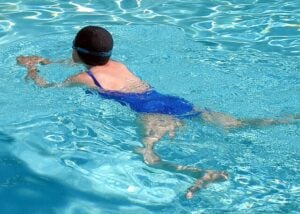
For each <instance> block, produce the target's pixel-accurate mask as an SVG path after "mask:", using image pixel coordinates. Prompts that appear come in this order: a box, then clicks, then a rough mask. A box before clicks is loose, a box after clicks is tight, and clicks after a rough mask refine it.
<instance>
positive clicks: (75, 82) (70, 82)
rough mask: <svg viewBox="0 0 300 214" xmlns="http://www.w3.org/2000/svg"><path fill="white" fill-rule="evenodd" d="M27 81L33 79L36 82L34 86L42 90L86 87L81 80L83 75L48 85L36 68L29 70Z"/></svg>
mask: <svg viewBox="0 0 300 214" xmlns="http://www.w3.org/2000/svg"><path fill="white" fill-rule="evenodd" d="M25 79H26V80H29V79H31V80H32V81H33V82H34V84H36V85H37V86H39V87H42V88H50V87H51V88H57V87H73V86H82V85H84V82H83V81H82V78H81V74H77V75H74V76H70V77H69V78H67V79H66V80H65V81H64V82H62V83H48V82H46V81H45V80H44V79H43V78H42V77H41V76H39V75H38V69H37V68H36V67H31V68H28V72H27V75H26V77H25Z"/></svg>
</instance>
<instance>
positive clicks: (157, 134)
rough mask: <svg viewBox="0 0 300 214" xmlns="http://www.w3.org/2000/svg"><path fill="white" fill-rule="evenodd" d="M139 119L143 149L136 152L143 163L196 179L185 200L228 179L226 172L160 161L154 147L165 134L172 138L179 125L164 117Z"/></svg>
mask: <svg viewBox="0 0 300 214" xmlns="http://www.w3.org/2000/svg"><path fill="white" fill-rule="evenodd" d="M140 119H141V122H142V125H143V127H144V138H143V141H142V143H143V145H144V147H143V148H142V149H139V151H138V152H139V153H140V154H142V155H143V158H144V162H145V163H146V164H147V165H150V166H151V167H153V168H158V169H163V170H167V171H169V172H175V173H182V174H185V175H188V176H192V177H194V178H196V179H197V180H196V182H195V183H194V185H193V186H191V187H190V188H188V190H187V193H186V198H187V199H191V198H192V197H193V195H194V193H195V192H196V191H198V190H199V189H201V188H205V187H206V186H207V185H209V184H210V183H213V182H217V181H224V180H227V179H228V175H227V173H226V172H218V171H213V170H201V169H199V168H196V167H191V166H183V165H177V164H173V163H170V162H167V161H162V160H161V159H160V157H159V156H158V155H157V154H155V153H154V151H153V149H154V145H155V143H157V142H158V141H159V140H160V139H161V138H162V137H163V136H164V135H165V134H167V133H169V136H170V137H174V135H175V131H176V128H178V127H179V126H180V125H181V123H180V122H179V121H178V120H177V119H174V118H173V117H170V116H166V115H143V116H142V117H141V118H140Z"/></svg>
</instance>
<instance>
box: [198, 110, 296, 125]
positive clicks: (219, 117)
mask: <svg viewBox="0 0 300 214" xmlns="http://www.w3.org/2000/svg"><path fill="white" fill-rule="evenodd" d="M201 118H202V119H203V120H204V121H205V122H207V123H211V124H213V125H216V126H221V127H223V128H225V129H231V128H242V127H254V128H256V127H263V126H271V125H282V124H292V123H296V122H299V119H300V115H299V114H296V115H290V116H286V117H282V118H278V119H265V118H258V119H237V118H234V117H232V116H230V115H227V114H223V113H220V112H213V111H203V112H202V113H201Z"/></svg>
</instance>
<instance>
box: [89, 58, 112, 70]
mask: <svg viewBox="0 0 300 214" xmlns="http://www.w3.org/2000/svg"><path fill="white" fill-rule="evenodd" d="M112 62H113V61H112V60H111V59H110V60H109V61H108V62H107V63H106V64H104V65H87V64H85V63H83V66H84V67H86V69H88V70H90V69H91V68H93V67H98V66H101V67H105V66H109V65H110V64H111V63H112Z"/></svg>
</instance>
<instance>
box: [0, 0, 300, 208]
mask: <svg viewBox="0 0 300 214" xmlns="http://www.w3.org/2000/svg"><path fill="white" fill-rule="evenodd" d="M299 8H300V3H299V2H298V1H296V0H290V1H283V0H278V1H259V0H256V1H254V0H249V1H243V0H235V1H233V0H232V1H200V0H199V1H191V0H190V1H180V0H177V1H175V0H174V1H166V0H164V1H150V0H148V1H145V0H140V1H138V0H136V1H133V0H126V1H121V0H115V1H102V2H100V1H82V0H81V1H57V0H45V1H42V2H38V1H33V0H32V1H29V0H24V1H18V2H17V3H15V2H11V3H9V2H6V3H3V2H2V3H0V11H1V13H0V45H1V49H0V63H1V66H2V72H1V77H0V95H1V96H0V104H1V108H0V115H1V116H0V124H1V126H0V144H1V151H0V203H1V204H0V205H1V213H21V212H22V213H134V212H135V213H223V212H231V213H262V212H264V213H278V212H279V213H297V212H299V211H300V208H299V200H300V186H299V183H300V176H299V172H300V167H299V160H300V155H299V154H300V153H299V152H300V145H299V142H300V131H299V124H291V125H284V126H276V127H275V126H273V127H268V128H261V129H250V128H249V129H242V130H235V131H231V132H226V131H223V130H220V129H218V128H215V127H213V126H210V125H207V124H203V123H199V122H198V121H194V120H193V121H184V122H185V126H184V127H182V128H180V130H179V131H178V133H177V136H176V137H175V138H174V139H173V140H172V141H170V140H169V139H168V138H167V137H166V138H163V139H162V140H161V142H160V143H159V144H158V145H157V147H156V152H157V153H158V154H160V155H161V157H162V158H163V159H164V160H167V161H170V162H174V163H178V164H184V165H191V166H197V167H199V168H204V169H216V170H226V171H227V172H228V173H229V175H230V179H229V180H228V181H226V182H223V183H217V184H214V185H211V186H209V187H208V188H207V189H204V190H202V191H200V192H199V193H198V194H197V195H196V196H195V198H193V199H192V200H186V199H185V198H184V193H185V190H186V188H188V187H189V186H190V185H191V184H192V183H193V181H194V179H193V178H192V177H189V176H187V175H182V174H174V173H170V172H167V171H164V170H161V169H154V168H151V167H149V166H147V165H145V164H144V163H143V162H142V160H141V158H140V157H139V156H138V155H137V154H135V153H134V152H133V149H134V148H135V147H136V146H139V145H140V140H141V139H140V138H141V134H140V127H139V124H138V123H137V121H136V116H137V115H136V114H135V113H134V112H131V111H130V110H129V109H128V108H126V107H124V106H120V105H119V104H117V103H114V102H112V101H108V100H103V99H100V98H98V97H94V96H87V95H86V94H85V91H84V90H83V89H81V88H65V89H63V88H56V89H39V88H37V87H35V86H34V85H32V84H31V83H26V82H25V81H24V75H25V70H24V69H23V68H21V67H18V66H16V63H15V57H16V56H18V55H21V54H37V55H43V56H45V57H48V58H51V59H54V60H55V59H66V58H68V57H70V53H71V43H72V39H73V36H74V34H75V33H76V32H77V31H78V29H80V28H81V27H83V26H85V25H91V24H93V25H102V26H105V27H106V28H108V29H109V30H110V31H111V32H112V34H113V36H114V38H115V48H114V53H113V57H114V58H115V59H118V60H120V61H122V62H124V63H125V64H126V65H128V67H129V68H130V69H131V70H132V71H133V72H134V73H136V74H137V75H138V76H140V77H141V78H142V79H144V80H145V81H147V82H149V83H150V84H151V85H152V86H154V87H155V88H156V89H157V90H159V91H161V92H164V93H168V94H173V95H178V96H181V97H184V98H186V99H187V100H189V101H191V102H193V103H194V104H195V105H197V106H199V107H208V108H210V109H214V110H216V111H221V112H227V113H230V114H232V115H234V116H236V117H241V118H256V117H260V118H262V117H267V118H276V117H278V116H280V115H288V114H293V113H300V75H299V70H300V69H299V68H300V63H299V62H300V60H299V58H300V57H299V55H300V51H299V50H300V48H299V46H300V23H299V20H300V17H299V14H300V10H299ZM81 69H83V68H82V67H80V66H73V67H68V66H66V65H58V64H53V65H49V66H45V67H43V68H41V75H43V76H44V77H45V78H46V79H47V80H49V81H62V80H64V79H65V78H66V77H67V76H68V75H71V74H74V73H76V72H78V71H79V70H81Z"/></svg>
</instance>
